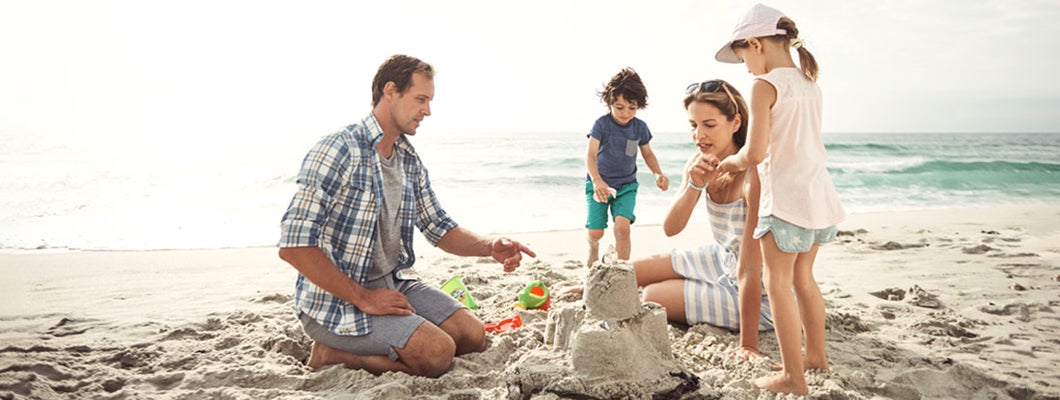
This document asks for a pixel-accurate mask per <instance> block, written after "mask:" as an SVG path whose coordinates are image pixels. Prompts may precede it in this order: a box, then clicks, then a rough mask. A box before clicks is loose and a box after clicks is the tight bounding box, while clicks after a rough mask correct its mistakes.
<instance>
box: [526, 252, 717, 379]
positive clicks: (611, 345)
mask: <svg viewBox="0 0 1060 400" xmlns="http://www.w3.org/2000/svg"><path fill="white" fill-rule="evenodd" d="M606 258H608V257H605V259H606ZM610 259H611V261H608V262H597V263H596V264H595V265H593V267H592V268H590V270H589V274H588V278H587V279H586V281H585V300H584V302H582V301H578V302H574V303H569V304H565V305H563V306H561V307H558V308H556V309H554V310H552V311H550V312H549V315H548V322H547V324H546V326H545V332H544V340H545V343H546V344H547V345H549V346H548V347H547V348H546V350H550V351H546V352H543V353H542V352H537V353H533V354H529V355H528V356H527V357H524V358H523V359H521V360H519V362H518V363H516V365H515V367H514V368H511V369H510V374H509V386H508V389H509V391H510V393H511V395H512V396H510V397H512V398H529V397H530V396H531V395H534V394H537V393H540V392H547V393H554V394H557V395H562V396H576V397H582V398H616V397H626V396H628V397H632V398H648V397H653V398H679V397H681V395H682V394H684V393H686V392H691V391H694V390H696V389H698V387H699V378H698V377H696V376H695V375H693V374H692V373H691V372H689V371H688V370H687V369H685V368H684V367H683V366H682V365H681V363H680V362H679V361H678V360H677V359H676V358H675V357H674V355H673V353H672V352H671V351H670V337H669V332H668V328H667V321H666V311H665V310H664V309H663V308H662V307H660V306H659V305H658V304H654V303H641V302H640V296H639V294H638V292H637V281H636V277H635V276H634V272H633V265H632V264H631V263H630V262H628V261H622V260H616V259H615V257H613V255H612V257H610ZM556 365H561V366H563V368H562V369H561V370H557V369H556V368H555V366H556Z"/></svg>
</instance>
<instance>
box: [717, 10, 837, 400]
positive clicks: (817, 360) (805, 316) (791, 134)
mask: <svg viewBox="0 0 1060 400" xmlns="http://www.w3.org/2000/svg"><path fill="white" fill-rule="evenodd" d="M798 35H799V31H798V29H796V28H795V23H794V22H793V21H792V20H791V19H789V18H787V17H786V16H784V14H783V13H781V12H780V11H778V10H776V9H773V8H770V7H766V6H764V5H761V4H758V5H755V6H754V7H752V8H751V10H750V11H749V12H748V13H747V14H746V15H745V16H744V18H743V19H742V20H741V21H740V23H739V24H737V25H736V30H735V32H734V33H733V36H732V38H731V39H730V40H729V42H728V43H726V44H725V46H723V47H722V48H721V50H719V51H718V53H717V54H716V55H715V58H716V59H717V60H718V61H721V62H729V63H741V62H742V63H744V64H746V65H747V69H748V71H749V72H750V73H751V74H753V75H755V81H754V86H753V88H752V92H751V129H750V134H749V135H748V139H747V146H744V147H743V148H742V149H740V151H739V152H737V153H736V154H734V155H732V156H729V157H726V158H725V159H724V160H722V162H721V163H720V164H719V165H718V170H719V171H723V172H736V171H742V170H745V169H747V168H750V167H754V166H757V170H758V176H759V180H760V182H761V193H760V199H759V210H758V214H759V219H758V226H757V227H756V228H755V232H754V237H755V238H759V239H761V241H760V246H761V251H762V256H763V259H764V261H765V274H764V281H765V286H766V293H767V294H768V296H769V302H770V304H771V305H772V309H773V317H774V323H775V330H776V335H777V343H778V344H779V346H780V353H781V358H782V360H783V369H782V370H781V372H780V373H779V374H778V375H772V376H766V377H760V378H758V379H755V381H754V384H755V386H758V387H760V388H764V389H767V390H770V391H773V392H782V393H794V394H807V393H809V388H808V387H807V386H806V377H805V376H804V374H803V372H804V368H806V369H820V370H823V371H828V370H829V368H828V358H827V356H826V354H825V345H824V321H825V312H824V299H823V298H822V296H821V291H820V289H819V288H818V287H817V282H816V281H815V280H814V278H813V262H814V258H815V257H816V256H817V249H818V246H819V244H821V243H828V242H831V241H832V240H834V239H835V234H836V226H835V225H836V224H838V223H839V222H842V221H843V219H844V218H845V217H846V214H845V212H844V211H843V207H842V205H840V203H839V195H838V193H837V192H836V190H835V186H834V185H833V184H832V178H831V176H829V175H828V171H827V170H826V169H825V158H826V155H825V149H824V144H823V143H822V140H821V91H820V89H819V88H818V87H817V84H816V80H817V62H816V60H814V58H813V55H812V54H810V52H809V51H808V50H806V48H805V47H803V45H802V44H803V43H802V40H801V39H799V38H798ZM791 47H794V48H795V49H797V50H798V53H799V62H800V65H801V67H802V68H801V69H800V68H798V67H796V66H795V63H794V61H793V59H792V56H791V52H790V50H789V48H791ZM792 290H794V291H795V296H796V297H797V298H798V303H797V304H796V302H795V299H793V298H792V295H791V293H792ZM800 320H801V325H802V326H801V327H800ZM800 328H802V331H805V332H806V354H805V359H804V358H803V355H802V354H801V350H802V349H801V342H802V340H801V339H802V332H801V331H800Z"/></svg>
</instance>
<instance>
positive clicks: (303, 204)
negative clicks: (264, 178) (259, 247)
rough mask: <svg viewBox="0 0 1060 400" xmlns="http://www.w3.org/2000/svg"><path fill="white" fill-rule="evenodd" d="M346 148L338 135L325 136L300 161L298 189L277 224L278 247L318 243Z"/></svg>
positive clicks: (340, 181)
mask: <svg viewBox="0 0 1060 400" xmlns="http://www.w3.org/2000/svg"><path fill="white" fill-rule="evenodd" d="M342 154H346V150H345V148H344V147H343V145H342V144H341V142H339V141H337V136H334V135H333V136H329V137H325V138H324V139H323V140H321V141H320V142H318V143H317V145H316V146H314V147H313V149H312V150H310V151H309V153H308V154H307V155H306V157H305V160H303V161H302V167H301V169H300V170H299V172H298V180H297V182H298V190H297V191H296V192H295V194H294V197H292V198H291V203H290V205H289V206H288V207H287V212H286V213H285V214H284V216H283V220H282V221H281V223H280V241H279V247H302V246H318V245H319V242H320V237H321V227H322V225H323V222H324V220H325V219H326V216H327V215H326V213H327V210H328V209H329V208H330V207H331V204H332V203H333V199H334V198H335V193H337V192H338V191H339V189H340V187H341V183H342V182H343V181H344V178H343V172H342V171H345V170H346V165H345V162H346V159H347V157H343V156H342Z"/></svg>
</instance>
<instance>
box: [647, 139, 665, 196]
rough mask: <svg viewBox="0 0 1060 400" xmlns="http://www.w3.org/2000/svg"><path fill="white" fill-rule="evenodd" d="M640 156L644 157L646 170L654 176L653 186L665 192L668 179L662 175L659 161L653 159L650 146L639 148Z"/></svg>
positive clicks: (653, 153)
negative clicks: (646, 165)
mask: <svg viewBox="0 0 1060 400" xmlns="http://www.w3.org/2000/svg"><path fill="white" fill-rule="evenodd" d="M640 154H641V157H644V163H645V164H648V169H650V170H651V173H652V174H654V175H655V186H658V187H659V189H660V190H662V191H664V192H665V191H666V190H667V189H669V188H670V178H668V177H666V175H665V174H663V172H662V168H659V159H658V158H656V157H655V152H654V151H652V150H651V145H650V144H645V145H643V146H640Z"/></svg>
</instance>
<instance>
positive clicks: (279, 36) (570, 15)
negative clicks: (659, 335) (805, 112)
mask: <svg viewBox="0 0 1060 400" xmlns="http://www.w3.org/2000/svg"><path fill="white" fill-rule="evenodd" d="M751 4H752V2H750V1H702V0H685V1H651V2H649V1H610V0H609V1H532V2H503V1H394V2H391V1H377V2H371V3H369V2H361V1H330V2H329V1H306V2H288V3H279V2H271V1H169V2H165V1H12V0H0V135H2V134H8V135H11V134H14V135H25V134H29V135H41V134H47V135H57V136H59V137H77V138H81V139H83V140H97V139H99V140H103V141H110V140H115V139H117V140H125V139H129V140H143V141H145V142H149V143H150V142H154V143H166V142H170V141H187V142H201V141H205V140H212V141H217V140H226V141H233V142H235V141H240V140H246V139H256V140H270V139H277V138H281V137H290V136H298V137H309V138H317V137H319V136H322V135H324V134H327V133H330V132H332V131H333V130H334V129H336V128H337V127H339V126H342V125H345V124H348V123H351V122H355V121H357V120H358V119H359V118H361V117H362V116H363V115H364V114H365V113H366V112H367V111H368V109H369V105H370V100H371V94H370V83H371V79H372V76H373V75H374V73H375V70H376V68H377V67H378V66H379V64H380V63H381V62H382V61H383V60H384V59H385V58H386V57H387V56H389V55H391V54H394V53H406V54H410V55H414V56H417V57H420V58H422V59H424V60H426V61H428V62H430V63H432V64H433V65H434V66H435V68H436V69H437V71H438V75H437V76H436V79H435V81H436V82H435V83H436V89H437V92H436V98H435V101H434V103H433V111H434V115H433V116H431V117H430V118H428V119H427V121H426V122H425V124H424V125H423V127H421V130H420V131H421V134H423V133H426V132H435V133H460V132H498V131H500V132H583V131H587V130H588V129H589V128H590V127H591V125H592V122H593V121H594V120H595V118H596V117H598V116H599V115H602V114H604V113H605V112H606V111H607V110H606V108H605V107H604V106H603V104H601V103H600V102H599V100H598V98H597V97H596V94H595V93H596V90H598V89H599V88H600V87H601V86H602V84H603V83H604V82H605V81H606V80H607V79H608V78H610V76H611V75H613V74H614V73H615V72H617V71H618V70H619V69H620V68H621V67H623V66H632V67H634V68H635V69H637V71H638V72H640V74H641V76H642V77H643V79H644V81H645V82H646V84H647V86H648V92H649V108H647V109H645V110H642V111H641V113H640V114H639V116H640V117H641V118H643V119H645V121H647V122H648V124H649V126H650V127H651V128H652V129H653V131H656V132H683V131H684V130H685V129H686V126H687V123H686V122H685V115H684V112H683V110H682V109H681V106H680V101H681V97H682V95H683V90H684V88H685V86H686V85H687V84H689V83H691V82H694V81H701V80H705V79H712V78H722V79H726V80H728V81H730V82H732V83H734V84H735V85H736V87H737V88H739V89H741V90H742V91H744V92H747V88H748V87H749V85H750V82H751V76H750V75H749V74H747V72H746V70H745V69H744V67H743V66H742V65H730V64H721V63H718V62H716V61H714V59H713V54H714V52H715V51H716V50H717V48H718V46H719V45H720V44H721V43H723V42H724V41H725V39H726V38H727V37H728V35H729V34H730V33H731V30H732V27H733V25H734V24H735V22H736V20H737V19H738V18H739V17H740V16H741V15H742V14H743V13H744V12H745V11H746V9H747V8H749V7H750V5H751ZM767 4H769V5H772V6H774V7H776V8H779V9H781V10H782V11H784V12H785V13H787V14H788V16H790V17H791V18H792V19H794V20H795V22H796V23H798V25H799V28H800V30H801V36H802V37H803V38H804V39H805V40H806V41H807V48H808V49H810V50H811V51H812V52H814V54H815V55H816V56H817V58H818V61H819V63H820V65H821V72H822V76H821V78H820V84H821V86H822V89H823V90H824V93H825V102H826V103H825V107H826V111H825V130H826V131H828V132H881V133H887V132H1057V131H1060V79H1057V78H1056V77H1055V74H1056V72H1057V71H1060V1H1056V0H1028V1H1020V0H1012V1H1009V0H1005V1H999V0H986V1H960V0H892V1H849V0H826V1H813V2H810V1H788V0H777V1H772V2H769V3H767ZM428 134H430V133H428ZM86 138H87V139H86ZM302 143H304V142H302Z"/></svg>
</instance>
